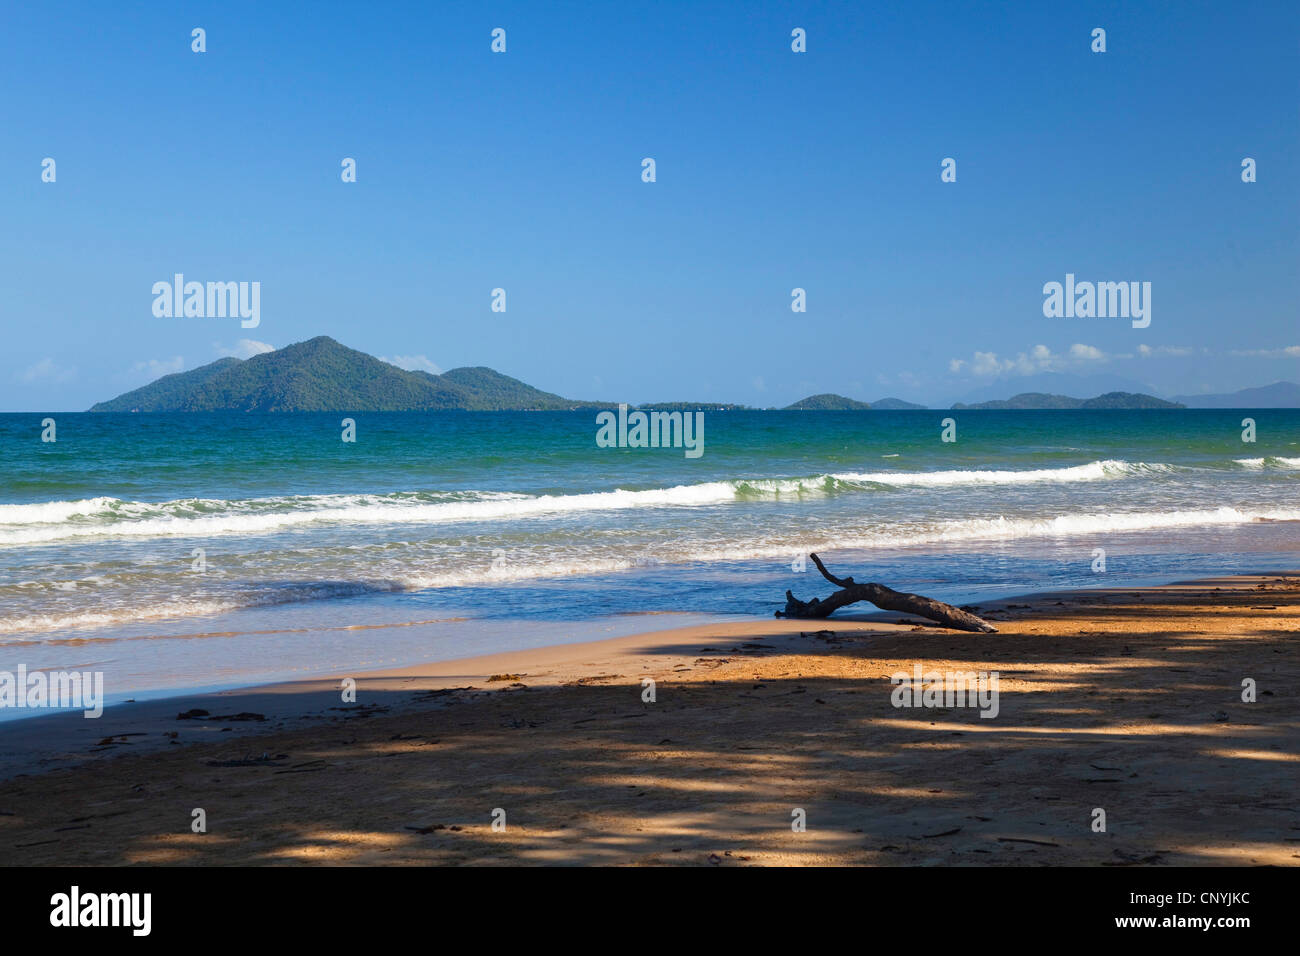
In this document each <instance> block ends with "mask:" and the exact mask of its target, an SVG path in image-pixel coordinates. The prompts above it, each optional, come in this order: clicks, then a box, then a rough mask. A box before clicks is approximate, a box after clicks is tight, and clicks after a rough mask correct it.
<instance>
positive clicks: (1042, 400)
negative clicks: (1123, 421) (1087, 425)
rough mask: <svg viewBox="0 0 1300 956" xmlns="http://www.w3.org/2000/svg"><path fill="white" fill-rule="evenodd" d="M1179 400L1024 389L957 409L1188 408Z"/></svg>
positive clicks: (1136, 394)
mask: <svg viewBox="0 0 1300 956" xmlns="http://www.w3.org/2000/svg"><path fill="white" fill-rule="evenodd" d="M1186 407H1187V406H1186V405H1180V404H1178V403H1177V402H1167V401H1165V400H1164V399H1163V398H1156V397H1155V396H1154V395H1143V394H1142V393H1141V392H1107V393H1106V394H1105V395H1098V396H1097V397H1096V398H1071V397H1070V396H1068V395H1046V394H1044V393H1043V392H1021V393H1020V394H1019V395H1013V396H1011V397H1010V398H1004V399H999V400H998V401H995V402H980V403H979V404H976V405H963V404H962V403H961V402H958V403H957V404H956V405H954V406H953V408H954V409H970V408H1056V409H1059V408H1186Z"/></svg>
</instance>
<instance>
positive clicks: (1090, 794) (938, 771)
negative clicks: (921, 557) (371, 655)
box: [0, 574, 1300, 866]
mask: <svg viewBox="0 0 1300 956" xmlns="http://www.w3.org/2000/svg"><path fill="white" fill-rule="evenodd" d="M980 613H982V614H985V616H987V617H988V618H989V619H991V620H993V621H994V623H996V624H997V626H998V627H999V629H1000V632H999V633H997V634H988V635H984V634H965V633H958V632H953V631H945V630H942V629H939V628H937V627H934V626H921V627H918V626H915V625H914V624H912V623H904V624H899V623H888V622H889V621H897V620H898V619H899V616H898V615H883V616H879V615H866V614H859V615H845V616H844V617H835V618H832V619H830V620H828V621H819V622H811V621H784V620H770V621H753V622H738V623H734V624H712V625H706V626H701V627H691V628H682V629H678V630H674V631H666V632H661V633H656V634H649V635H639V636H636V637H628V638H618V639H614V640H606V641H600V642H595V643H591V644H578V645H567V646H560V647H551V648H544V649H540V650H531V651H519V652H512V653H509V654H498V655H493V656H490V657H481V658H473V659H469V660H460V661H451V662H444V663H438V664H426V665H420V666H417V667H411V668H405V669H402V670H397V671H385V672H379V673H373V674H357V675H352V676H354V678H355V679H356V682H357V699H356V702H355V703H351V702H344V701H343V700H342V699H341V694H340V690H339V681H338V680H335V679H331V680H321V681H303V682H297V683H293V684H283V685H277V686H275V687H265V688H255V689H250V690H245V691H233V692H228V693H223V694H217V695H198V696H188V697H182V698H177V699H171V700H166V701H154V702H149V703H141V704H132V705H125V706H122V707H118V708H112V709H110V710H109V711H107V712H106V713H105V714H104V716H103V717H102V718H100V719H98V720H85V719H83V718H81V717H80V715H79V714H76V715H72V714H58V715H51V716H48V717H40V718H35V719H29V720H22V721H10V722H6V723H4V724H0V777H3V778H4V779H3V780H2V781H0V863H4V864H105V865H114V864H132V863H139V864H199V865H232V864H253V865H261V864H299V863H323V864H384V865H388V864H520V863H523V864H543V863H561V864H698V865H706V866H707V865H726V866H730V865H756V864H778V865H781V864H796V865H800V864H876V865H899V864H903V865H926V864H969V865H988V864H1021V865H1024V864H1030V865H1061V864H1083V865H1106V866H1135V865H1136V866H1141V865H1161V864H1191V865H1214V864H1277V865H1288V866H1291V865H1296V864H1297V863H1298V862H1300V799H1298V798H1297V793H1298V792H1300V787H1297V783H1298V782H1300V700H1298V698H1297V686H1298V681H1300V576H1297V575H1294V574H1292V575H1284V576H1279V575H1266V576H1260V577H1238V578H1225V579H1221V580H1212V581H1199V582H1192V583H1189V584H1180V585H1170V586H1165V587H1159V588H1139V589H1115V590H1088V591H1081V592H1072V593H1064V594H1042V595H1035V596H1031V597H1028V598H1023V599H1013V600H1010V601H998V602H992V603H990V604H985V605H983V606H982V607H981V608H980ZM917 663H919V664H921V666H922V669H923V670H927V671H928V670H938V671H966V672H969V671H996V672H997V673H998V675H999V689H1000V699H999V714H998V716H997V717H996V718H993V719H986V718H981V717H980V716H979V711H978V710H976V709H973V708H962V707H954V708H938V709H922V708H913V709H908V708H896V707H894V706H893V703H892V702H891V696H892V694H891V692H892V691H893V690H894V686H893V685H892V684H891V683H890V680H889V675H891V674H893V673H895V672H898V671H905V672H909V673H910V672H911V671H912V669H913V665H914V664H917ZM494 678H495V679H494ZM644 678H650V679H652V680H653V681H654V682H655V683H654V691H655V700H654V701H653V702H646V701H645V700H644V699H643V695H644V694H645V688H644V686H643V679H644ZM1244 678H1252V679H1253V680H1254V681H1255V682H1256V683H1257V693H1258V697H1257V700H1256V701H1255V702H1253V703H1246V702H1243V701H1242V680H1243V679H1244ZM191 710H200V711H205V712H206V714H199V715H195V716H194V717H190V718H188V719H177V718H178V715H179V714H180V713H182V712H186V711H191ZM259 718H260V719H259ZM196 808H201V809H202V810H203V811H204V812H205V814H206V821H207V832H206V833H194V832H192V830H191V820H192V812H193V810H194V809H196ZM1097 809H1101V810H1104V811H1105V820H1106V829H1105V831H1104V832H1096V831H1094V829H1093V825H1094V824H1093V821H1094V818H1095V816H1096V814H1095V811H1096V810H1097ZM500 811H504V821H505V827H504V829H494V827H493V825H492V824H493V819H494V815H495V816H496V817H497V818H498V819H500V818H501V816H502V814H501V812H500ZM798 811H802V814H803V816H804V817H806V830H804V831H802V832H796V831H795V830H793V829H792V826H791V822H792V820H793V819H795V818H796V817H798V816H799V813H798Z"/></svg>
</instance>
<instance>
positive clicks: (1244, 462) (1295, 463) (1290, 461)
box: [1233, 456, 1300, 468]
mask: <svg viewBox="0 0 1300 956" xmlns="http://www.w3.org/2000/svg"><path fill="white" fill-rule="evenodd" d="M1233 461H1235V462H1236V463H1237V464H1239V465H1241V466H1242V467H1244V468H1267V467H1271V468H1300V458H1282V457H1276V456H1270V457H1268V458H1234V459H1233Z"/></svg>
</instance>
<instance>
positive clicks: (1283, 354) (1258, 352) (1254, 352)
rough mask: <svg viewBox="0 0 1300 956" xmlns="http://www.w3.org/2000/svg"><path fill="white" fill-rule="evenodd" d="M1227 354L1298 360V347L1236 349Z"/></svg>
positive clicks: (1299, 354) (1299, 355) (1299, 352)
mask: <svg viewBox="0 0 1300 956" xmlns="http://www.w3.org/2000/svg"><path fill="white" fill-rule="evenodd" d="M1228 354H1229V355H1244V356H1246V357H1248V358H1300V345H1287V346H1284V347H1282V348H1280V349H1236V350H1233V351H1231V352H1229V353H1228Z"/></svg>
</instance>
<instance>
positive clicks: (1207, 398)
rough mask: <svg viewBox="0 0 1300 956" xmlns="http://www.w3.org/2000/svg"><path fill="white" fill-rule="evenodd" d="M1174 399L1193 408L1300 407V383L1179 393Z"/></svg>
mask: <svg viewBox="0 0 1300 956" xmlns="http://www.w3.org/2000/svg"><path fill="white" fill-rule="evenodd" d="M1174 401H1176V402H1182V403H1183V404H1184V405H1189V406H1191V407H1192V408H1300V385H1297V384H1296V383H1295V382H1274V383H1273V384H1272V385H1264V386H1261V387H1260V388H1243V389H1242V390H1241V391H1239V392H1229V393H1227V394H1220V395H1178V396H1175V397H1174Z"/></svg>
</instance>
